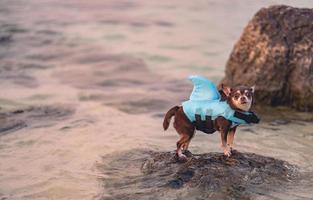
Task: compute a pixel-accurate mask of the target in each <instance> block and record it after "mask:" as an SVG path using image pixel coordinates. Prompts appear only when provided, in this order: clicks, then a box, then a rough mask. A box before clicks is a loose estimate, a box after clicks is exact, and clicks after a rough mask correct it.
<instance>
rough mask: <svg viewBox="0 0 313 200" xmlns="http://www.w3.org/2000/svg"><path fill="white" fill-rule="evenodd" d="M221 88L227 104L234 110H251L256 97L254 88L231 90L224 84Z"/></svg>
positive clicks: (242, 87) (243, 87) (235, 88)
mask: <svg viewBox="0 0 313 200" xmlns="http://www.w3.org/2000/svg"><path fill="white" fill-rule="evenodd" d="M221 87H222V91H223V93H224V94H225V96H226V98H227V102H228V104H229V105H230V107H231V108H232V109H234V110H239V111H249V110H250V109H251V106H252V102H253V96H254V86H253V87H245V86H240V87H234V88H231V87H228V86H225V85H223V84H222V85H221Z"/></svg>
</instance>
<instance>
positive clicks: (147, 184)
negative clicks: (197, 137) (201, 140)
mask: <svg viewBox="0 0 313 200" xmlns="http://www.w3.org/2000/svg"><path fill="white" fill-rule="evenodd" d="M104 160H105V162H106V163H108V160H110V162H109V163H108V164H101V165H99V169H100V170H103V172H104V173H105V174H106V175H107V176H108V177H109V178H104V180H103V181H104V183H105V189H106V191H107V190H108V192H109V193H110V195H111V196H110V197H103V198H102V199H207V198H212V199H254V198H255V197H257V196H266V195H268V194H269V193H270V192H271V191H273V190H274V188H275V190H274V191H275V192H277V191H280V190H281V192H283V190H286V186H287V185H289V184H292V183H293V182H295V181H296V180H297V179H298V177H299V176H298V170H297V167H296V166H294V165H291V164H289V163H287V162H285V161H282V160H277V159H274V158H271V157H265V156H261V155H257V154H253V153H240V152H234V154H233V155H232V157H231V158H227V157H225V156H224V155H223V154H221V153H207V154H199V155H192V156H191V157H189V160H188V161H187V162H185V163H179V162H177V160H176V158H175V154H174V153H173V152H142V151H134V152H128V153H124V154H121V155H118V156H116V155H115V156H113V157H111V158H110V157H105V158H104Z"/></svg>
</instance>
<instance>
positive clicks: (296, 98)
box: [221, 5, 313, 111]
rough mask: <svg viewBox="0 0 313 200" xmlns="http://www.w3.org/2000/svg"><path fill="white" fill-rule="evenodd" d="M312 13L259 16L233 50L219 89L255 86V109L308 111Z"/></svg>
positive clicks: (312, 89) (280, 11)
mask: <svg viewBox="0 0 313 200" xmlns="http://www.w3.org/2000/svg"><path fill="white" fill-rule="evenodd" d="M312 21H313V9H306V8H301V9H300V8H293V7H289V6H283V5H282V6H271V7H269V8H263V9H261V10H260V11H258V12H257V13H256V14H255V16H254V17H253V18H252V20H251V21H250V22H249V23H248V25H247V27H246V28H245V29H244V32H243V34H242V35H241V37H240V39H239V41H238V42H237V43H236V44H235V46H234V48H233V51H232V53H231V55H230V58H229V60H228V62H227V65H226V75H225V78H224V79H223V80H222V82H221V83H224V84H228V85H232V86H235V85H248V86H252V85H256V100H257V103H258V104H259V103H261V104H264V105H271V106H278V105H284V106H291V107H293V108H296V109H298V110H301V111H312V110H313V23H312Z"/></svg>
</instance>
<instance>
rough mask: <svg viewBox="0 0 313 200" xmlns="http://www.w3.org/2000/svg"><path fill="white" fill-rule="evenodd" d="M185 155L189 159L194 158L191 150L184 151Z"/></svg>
mask: <svg viewBox="0 0 313 200" xmlns="http://www.w3.org/2000/svg"><path fill="white" fill-rule="evenodd" d="M183 154H184V155H185V156H187V157H188V158H190V157H192V153H191V152H190V151H189V150H184V151H183Z"/></svg>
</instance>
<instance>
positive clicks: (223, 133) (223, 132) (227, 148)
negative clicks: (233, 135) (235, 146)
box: [220, 129, 231, 157]
mask: <svg viewBox="0 0 313 200" xmlns="http://www.w3.org/2000/svg"><path fill="white" fill-rule="evenodd" d="M220 132H221V141H222V144H221V146H222V149H223V151H224V155H225V156H228V157H229V156H231V148H230V146H228V145H227V141H226V139H227V133H228V129H222V130H221V131H220Z"/></svg>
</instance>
